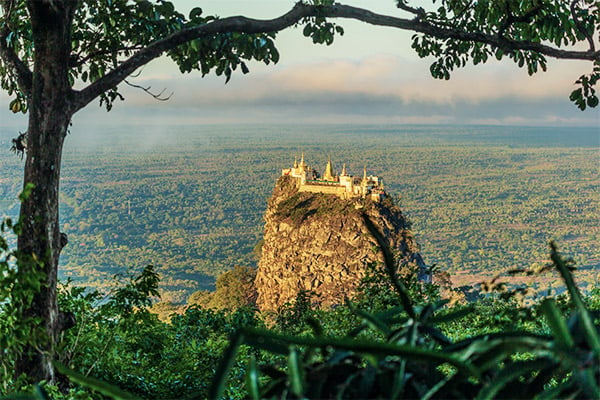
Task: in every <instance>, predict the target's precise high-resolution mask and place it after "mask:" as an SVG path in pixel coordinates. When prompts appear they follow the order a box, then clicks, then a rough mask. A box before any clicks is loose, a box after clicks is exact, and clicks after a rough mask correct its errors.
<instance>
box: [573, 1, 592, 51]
mask: <svg viewBox="0 0 600 400" xmlns="http://www.w3.org/2000/svg"><path fill="white" fill-rule="evenodd" d="M579 1H580V0H573V1H572V2H571V6H570V8H571V15H572V16H573V21H574V22H575V26H576V27H577V30H578V31H579V32H581V34H582V35H583V36H585V38H586V39H587V41H588V43H589V44H590V51H595V50H596V46H595V44H594V38H593V37H592V35H590V33H589V32H588V31H587V30H586V29H585V27H584V26H583V24H582V23H581V20H580V19H579V18H577V12H576V11H577V10H576V8H575V7H576V6H577V3H579Z"/></svg>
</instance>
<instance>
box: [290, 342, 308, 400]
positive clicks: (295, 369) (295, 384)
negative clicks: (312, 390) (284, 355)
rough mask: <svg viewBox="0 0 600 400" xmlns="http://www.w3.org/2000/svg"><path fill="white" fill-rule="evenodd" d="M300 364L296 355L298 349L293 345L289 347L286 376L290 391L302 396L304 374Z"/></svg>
mask: <svg viewBox="0 0 600 400" xmlns="http://www.w3.org/2000/svg"><path fill="white" fill-rule="evenodd" d="M303 375H304V374H303V370H302V364H301V362H300V357H299V356H298V349H297V348H296V347H295V346H291V347H290V353H289V356H288V377H289V381H290V386H291V389H292V393H294V394H295V395H296V396H298V397H300V398H302V397H303V394H304V376H303Z"/></svg>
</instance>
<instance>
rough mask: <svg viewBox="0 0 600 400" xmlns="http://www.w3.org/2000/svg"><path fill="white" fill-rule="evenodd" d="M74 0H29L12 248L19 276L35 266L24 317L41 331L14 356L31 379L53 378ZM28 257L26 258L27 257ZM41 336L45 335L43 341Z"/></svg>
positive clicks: (70, 107) (26, 273)
mask: <svg viewBox="0 0 600 400" xmlns="http://www.w3.org/2000/svg"><path fill="white" fill-rule="evenodd" d="M74 8H75V2H69V1H66V2H64V3H63V2H52V1H49V2H45V1H39V0H33V1H30V2H29V4H28V9H29V12H30V16H31V22H32V30H33V37H34V43H35V63H34V66H33V85H32V91H31V97H30V98H29V126H28V131H27V160H26V163H25V175H24V180H23V183H24V187H26V186H27V185H30V184H33V185H34V188H33V190H32V192H31V195H30V196H29V197H28V198H26V199H24V200H23V201H22V203H21V210H20V219H21V229H22V230H21V232H20V234H19V237H18V250H19V253H20V254H21V256H23V258H24V259H25V260H28V259H29V260H30V261H31V262H21V263H19V275H20V276H21V277H23V278H25V277H27V276H31V274H32V273H35V271H36V270H37V271H41V272H42V273H43V275H42V276H41V277H40V282H41V287H40V290H39V292H37V293H35V295H34V297H33V301H32V303H31V305H30V306H29V307H28V308H27V310H26V311H25V315H24V317H25V318H27V317H33V318H36V319H38V320H39V321H40V322H39V326H37V327H35V328H39V329H40V330H41V331H43V334H44V336H46V337H45V338H44V339H43V340H41V342H40V343H35V342H33V343H29V344H28V345H27V347H26V348H25V351H24V352H23V354H22V355H21V357H20V359H19V360H17V363H16V368H15V372H16V374H17V375H20V374H26V375H27V376H29V378H30V379H31V380H32V381H39V380H42V379H45V380H47V381H50V382H51V381H53V380H54V368H53V366H52V359H53V356H54V344H55V342H56V338H57V336H58V333H59V331H60V323H59V315H58V307H57V298H56V283H57V272H58V259H59V255H60V251H61V249H62V246H63V245H64V243H61V234H60V229H59V215H58V193H59V179H60V166H61V155H62V147H63V142H64V139H65V136H66V134H67V129H68V126H69V123H70V120H71V117H72V114H73V112H72V106H71V99H72V97H73V96H72V90H71V86H70V84H69V79H68V67H69V64H68V63H69V53H70V46H71V37H70V30H71V23H72V18H73V11H74ZM30 257H31V258H30ZM46 339H47V340H46Z"/></svg>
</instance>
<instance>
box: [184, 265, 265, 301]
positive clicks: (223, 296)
mask: <svg viewBox="0 0 600 400" xmlns="http://www.w3.org/2000/svg"><path fill="white" fill-rule="evenodd" d="M255 277H256V269H255V268H250V267H243V266H241V265H236V266H235V267H233V269H232V270H229V271H226V272H223V273H222V274H221V275H219V276H218V277H217V283H216V288H215V291H214V292H206V291H199V292H195V293H192V295H191V296H190V298H189V299H188V304H190V305H198V306H200V307H204V308H215V309H218V310H229V311H233V310H236V309H239V308H243V307H254V306H256V298H257V296H258V294H257V292H256V287H255V286H254V278H255Z"/></svg>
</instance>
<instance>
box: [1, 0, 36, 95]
mask: <svg viewBox="0 0 600 400" xmlns="http://www.w3.org/2000/svg"><path fill="white" fill-rule="evenodd" d="M0 5H1V6H2V9H3V11H4V21H5V22H4V26H3V27H2V29H0V58H1V59H2V61H3V62H4V63H5V64H6V65H7V66H8V68H9V69H11V70H12V72H13V73H14V74H15V76H16V78H17V84H18V85H19V89H20V90H21V92H23V93H25V95H26V96H29V95H30V93H31V85H32V79H33V73H32V72H31V70H30V69H29V67H28V66H27V64H25V63H24V62H23V61H22V60H21V59H20V58H19V56H18V55H17V53H15V51H14V49H12V48H11V47H10V45H9V41H8V40H7V39H8V37H9V35H10V33H11V32H12V30H11V29H10V27H9V21H8V20H9V18H10V16H11V15H10V14H11V13H12V11H13V8H14V6H15V5H14V1H13V0H8V1H5V2H1V3H0Z"/></svg>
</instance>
